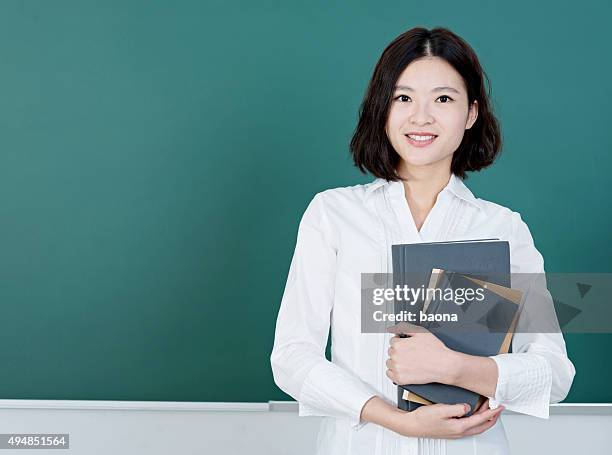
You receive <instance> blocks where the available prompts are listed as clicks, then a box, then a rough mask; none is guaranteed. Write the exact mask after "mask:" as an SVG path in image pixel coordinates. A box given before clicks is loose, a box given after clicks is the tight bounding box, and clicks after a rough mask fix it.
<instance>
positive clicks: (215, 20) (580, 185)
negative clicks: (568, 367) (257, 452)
mask: <svg viewBox="0 0 612 455" xmlns="http://www.w3.org/2000/svg"><path fill="white" fill-rule="evenodd" d="M477 3H479V2H476V4H474V5H473V6H470V5H466V4H464V3H458V2H451V1H444V2H442V4H441V3H440V2H438V3H437V4H436V8H431V6H430V5H429V4H427V3H426V2H415V3H414V4H412V5H411V6H410V8H407V5H406V2H403V1H391V2H386V4H385V9H384V10H381V9H379V8H380V3H379V2H374V1H371V2H359V4H356V3H355V2H337V3H334V4H330V3H329V2H314V3H313V2H309V3H308V4H304V3H303V2H267V1H263V2H247V1H244V2H215V1H213V2H200V1H195V0H194V1H180V2H174V1H173V2H171V1H165V2H161V1H146V2H145V1H125V0H123V1H106V2H90V1H62V0H57V1H53V2H42V1H15V0H5V1H3V2H2V3H1V4H0V100H1V101H0V305H1V308H2V330H0V365H1V369H2V375H1V378H0V398H7V399H8V398H14V399H76V400H82V399H83V400H176V401H183V400H189V401H267V400H278V399H286V398H287V397H286V396H285V395H284V394H283V393H282V392H281V391H280V390H279V389H277V388H276V386H275V384H274V382H273V379H272V373H271V371H270V364H269V355H270V351H271V348H272V342H273V332H274V326H275V322H276V315H277V311H278V307H279V304H280V299H281V296H282V292H283V289H284V285H285V279H286V277H287V272H288V267H289V262H290V259H291V255H292V254H293V248H294V246H295V238H296V232H297V225H298V222H299V219H300V216H301V214H302V213H303V211H304V209H305V208H306V206H307V204H308V202H309V201H310V199H311V198H312V196H313V195H314V194H315V193H316V192H319V191H321V190H324V189H326V188H331V187H338V186H347V185H354V184H358V183H365V182H368V181H370V180H371V177H369V176H363V175H361V174H359V172H358V171H357V170H356V169H355V168H354V167H353V166H352V165H351V161H350V159H349V155H348V142H349V139H350V136H351V134H352V131H353V129H354V127H355V124H356V118H357V110H358V107H359V103H360V101H361V97H362V95H363V93H364V90H365V87H366V85H367V82H368V80H369V77H370V75H371V71H372V69H373V66H374V64H375V62H376V60H377V59H378V57H379V55H380V53H381V52H382V50H383V49H384V47H385V46H386V44H387V43H388V42H389V41H390V40H391V39H392V38H394V37H395V36H396V35H398V34H399V33H401V32H402V31H404V30H407V29H408V28H411V27H413V26H416V25H424V26H428V27H432V26H436V25H443V26H447V27H450V28H451V29H452V30H454V31H456V32H457V33H459V34H460V35H462V36H464V37H465V38H466V39H467V40H468V41H469V42H470V43H471V44H472V45H473V47H474V48H475V49H476V51H477V52H478V54H479V56H480V58H481V60H482V63H483V65H484V67H485V68H486V70H487V72H488V74H489V77H490V79H491V81H492V89H493V98H494V102H495V108H496V112H497V113H498V116H499V118H500V120H501V122H502V126H503V132H504V140H505V143H504V152H503V155H502V157H501V159H500V160H499V162H498V163H496V164H495V165H494V166H493V167H492V168H490V169H488V170H487V171H485V172H483V173H480V174H476V175H473V176H472V177H470V179H469V180H468V181H467V184H468V186H470V188H471V189H472V190H473V191H474V193H475V194H476V195H477V196H479V197H482V198H485V199H489V200H492V201H495V202H498V203H500V204H503V205H506V206H508V207H510V208H512V209H513V210H516V211H518V212H520V213H521V214H522V215H523V218H524V219H525V220H526V222H527V223H528V225H529V227H530V228H531V231H532V234H533V236H534V238H535V242H536V246H537V247H538V248H539V249H540V251H541V252H542V254H543V255H544V258H545V261H546V268H547V270H548V271H574V272H587V271H594V272H595V271H597V272H610V271H611V270H610V269H611V259H610V249H609V247H607V245H608V244H609V241H610V231H611V230H610V226H611V221H612V213H611V210H610V204H609V200H608V198H609V196H610V191H609V185H610V178H609V175H610V174H609V168H610V166H612V158H611V155H610V150H612V147H611V145H612V143H611V136H610V134H609V127H608V121H609V112H610V103H609V100H610V90H611V89H610V85H609V84H608V80H609V74H610V70H611V63H610V61H609V59H608V60H607V59H603V58H602V55H605V54H606V51H607V44H608V43H609V37H608V34H607V25H608V24H607V18H608V17H609V16H610V14H609V13H610V11H609V7H607V6H603V5H598V6H597V5H594V6H593V7H592V8H581V9H572V11H571V12H570V11H568V12H567V13H564V12H560V11H559V10H558V9H557V8H555V9H552V8H550V5H544V4H542V3H534V2H530V3H529V9H530V11H529V15H525V14H524V11H523V8H520V7H517V6H516V4H515V3H507V4H500V5H496V7H495V11H493V10H492V9H491V8H489V7H484V6H482V5H477ZM587 3H588V2H587ZM400 11H403V13H401V14H399V12H400ZM476 24H477V26H476ZM569 29H571V30H572V32H571V33H568V32H567V30H569ZM517 30H518V32H517ZM577 37H579V38H578V39H577ZM576 59H578V60H579V62H577V61H576ZM580 62H582V63H585V64H586V62H588V65H587V66H585V65H584V64H582V63H580ZM602 245H606V247H603V248H602ZM567 343H568V350H569V352H570V356H571V357H572V359H573V360H574V362H575V364H576V367H577V370H578V374H577V376H576V379H575V383H574V388H573V390H572V392H571V395H570V397H569V400H570V401H580V402H606V401H607V402H609V401H612V392H611V391H610V387H609V386H608V385H609V382H610V379H612V367H611V366H610V362H601V360H600V359H602V358H605V357H609V355H608V353H609V352H610V350H611V349H612V336H610V335H597V336H595V335H591V336H586V335H581V336H577V335H576V336H567Z"/></svg>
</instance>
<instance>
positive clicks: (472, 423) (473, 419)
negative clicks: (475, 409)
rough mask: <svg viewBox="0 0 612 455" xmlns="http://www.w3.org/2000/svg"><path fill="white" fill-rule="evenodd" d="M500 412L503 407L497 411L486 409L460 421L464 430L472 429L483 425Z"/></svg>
mask: <svg viewBox="0 0 612 455" xmlns="http://www.w3.org/2000/svg"><path fill="white" fill-rule="evenodd" d="M502 410H503V407H501V406H500V407H499V408H497V409H487V410H485V411H483V412H481V413H479V414H472V415H471V416H469V417H464V418H463V419H461V422H462V424H463V425H464V428H473V427H476V426H478V425H481V424H483V423H484V422H486V421H487V420H489V419H491V418H492V417H495V416H496V415H497V414H499V413H500V412H501V411H502Z"/></svg>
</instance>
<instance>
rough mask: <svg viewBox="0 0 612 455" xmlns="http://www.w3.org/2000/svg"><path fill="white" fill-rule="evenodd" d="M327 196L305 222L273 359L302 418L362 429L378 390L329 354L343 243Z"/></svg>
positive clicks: (300, 230) (282, 386)
mask: <svg viewBox="0 0 612 455" xmlns="http://www.w3.org/2000/svg"><path fill="white" fill-rule="evenodd" d="M322 194H323V193H318V194H316V195H315V196H314V198H313V199H312V201H311V202H310V204H309V205H308V207H307V208H306V211H305V212H304V215H303V216H302V219H301V221H300V224H299V228H298V234H297V242H296V247H295V251H294V254H293V258H292V260H291V265H290V267H289V273H288V277H287V283H286V286H285V290H284V293H283V297H282V301H281V305H280V310H279V313H278V318H277V321H276V330H275V337H274V347H273V349H272V353H271V356H270V363H271V366H272V373H273V376H274V381H275V382H276V384H277V385H278V387H279V388H280V389H281V390H283V391H284V392H285V393H287V394H288V395H290V396H292V397H293V398H294V399H296V400H297V401H298V403H299V415H300V416H304V415H318V416H332V417H338V418H346V419H349V421H350V424H351V426H352V428H353V429H359V428H361V427H362V426H363V425H364V424H365V422H363V421H361V420H360V414H361V409H362V408H363V406H364V404H365V403H366V401H368V400H369V399H370V398H371V397H372V396H374V395H377V392H376V390H375V389H373V388H372V387H371V386H370V385H369V384H367V383H365V382H364V381H362V380H361V379H360V378H359V377H357V376H356V375H354V374H353V373H352V372H349V371H347V370H346V369H344V368H342V367H340V366H338V365H336V364H334V363H333V362H330V361H329V360H327V359H326V358H325V347H326V344H327V338H328V333H329V328H330V313H331V311H332V306H333V301H334V282H335V276H336V258H337V245H338V242H337V234H336V232H335V231H334V229H333V227H332V226H331V224H330V223H329V219H328V217H327V214H326V211H325V206H324V200H323V199H324V196H323V195H322Z"/></svg>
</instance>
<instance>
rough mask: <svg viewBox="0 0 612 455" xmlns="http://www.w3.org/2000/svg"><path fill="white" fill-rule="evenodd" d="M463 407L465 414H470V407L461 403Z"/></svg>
mask: <svg viewBox="0 0 612 455" xmlns="http://www.w3.org/2000/svg"><path fill="white" fill-rule="evenodd" d="M463 407H464V408H465V412H470V405H469V404H467V403H463Z"/></svg>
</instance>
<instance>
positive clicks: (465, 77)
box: [270, 28, 575, 455]
mask: <svg viewBox="0 0 612 455" xmlns="http://www.w3.org/2000/svg"><path fill="white" fill-rule="evenodd" d="M486 79H487V78H486V75H485V73H484V71H483V70H482V68H481V66H480V64H479V63H478V58H477V56H476V54H475V53H474V51H473V49H472V48H471V47H470V46H469V45H468V44H467V43H466V42H465V41H464V40H463V39H461V38H460V37H458V36H457V35H455V34H454V33H452V32H451V31H450V30H447V29H444V28H435V29H433V30H427V29H425V28H414V29H412V30H409V31H407V32H406V33H403V34H402V35H400V36H399V37H397V38H396V39H395V40H394V41H393V42H392V43H391V44H389V46H387V48H386V49H385V50H384V52H383V53H382V56H381V57H380V60H379V61H378V63H377V65H376V68H375V70H374V74H373V75H372V79H371V81H370V84H369V86H368V89H367V92H366V95H365V98H364V101H363V103H362V105H361V109H360V115H359V122H358V124H357V128H356V131H355V133H354V135H353V138H352V140H351V143H350V150H351V153H352V156H353V160H354V163H355V165H356V166H357V167H358V168H359V169H360V170H361V171H362V172H366V171H369V172H370V173H371V174H372V175H374V176H375V177H377V178H376V179H375V180H374V181H373V182H371V183H368V184H365V185H354V186H350V187H339V188H332V189H328V190H325V191H323V192H320V193H318V194H316V195H315V197H314V198H313V199H312V201H311V202H310V204H309V205H308V207H307V209H306V211H305V213H304V215H303V217H302V219H301V221H300V225H299V229H298V234H297V242H296V247H295V252H294V255H293V258H292V261H291V265H290V267H289V274H288V277H287V284H286V287H285V290H284V293H283V298H282V302H281V307H280V310H279V314H278V319H277V322H276V333H275V339H274V347H273V350H272V354H271V356H270V361H271V366H272V372H273V375H274V380H275V382H276V384H277V385H278V386H279V387H280V388H281V389H282V390H283V391H285V392H286V393H287V394H289V395H291V396H292V397H294V398H295V399H296V400H297V401H298V403H299V410H300V415H302V416H306V415H317V416H324V417H325V419H323V421H322V427H321V429H320V436H319V438H318V444H319V447H318V451H317V454H319V455H321V454H334V455H336V454H349V453H350V454H368V455H373V454H374V455H377V454H380V455H382V454H411V455H416V454H425V453H426V454H428V455H431V454H443V453H445V454H449V455H450V454H454V455H457V454H466V455H474V454H476V453H487V454H507V453H508V452H509V446H508V441H507V438H506V435H505V430H504V427H503V424H502V421H501V419H499V416H500V414H501V412H502V410H503V409H504V408H507V409H510V410H513V411H516V412H520V413H524V414H529V415H533V416H537V417H542V418H547V417H548V406H549V404H550V403H554V402H558V401H560V400H562V399H564V397H565V396H566V395H567V393H568V391H569V388H570V386H571V384H572V381H573V378H574V374H575V369H574V366H573V364H572V362H571V361H570V360H569V359H568V357H567V352H566V348H565V342H564V339H563V336H562V335H561V333H516V334H515V336H514V337H513V339H512V353H511V354H499V355H496V356H491V357H484V356H472V355H467V354H464V353H461V352H457V351H453V350H451V349H449V348H447V347H446V346H445V345H444V343H443V342H442V341H440V339H438V338H437V337H435V336H434V335H433V334H432V333H430V332H426V333H423V332H418V333H417V332H414V333H413V332H404V333H405V334H410V335H411V336H410V337H408V338H400V337H399V336H395V337H393V338H391V337H390V336H389V334H386V333H361V332H360V327H361V325H360V320H359V316H360V312H359V302H360V298H361V287H360V286H361V281H360V278H361V274H362V273H378V272H380V273H388V272H390V271H391V270H392V268H393V262H392V253H391V250H392V248H391V247H392V245H393V244H400V243H422V242H436V241H452V240H466V239H492V238H496V239H500V240H505V241H507V242H508V244H509V247H510V263H511V270H512V272H515V273H525V272H527V273H543V272H544V260H543V258H542V255H541V254H540V252H539V251H538V250H537V249H536V247H535V245H534V242H533V238H532V237H531V233H530V231H529V228H528V227H527V225H526V224H525V223H524V222H523V220H522V218H521V216H520V214H519V213H517V212H514V211H512V210H510V209H508V208H506V207H503V206H501V205H499V204H496V203H494V202H490V201H487V200H484V199H480V198H476V197H475V196H474V195H473V194H472V192H471V191H470V190H469V189H468V188H467V186H465V185H464V183H463V181H462V180H463V179H464V178H465V177H466V173H467V172H472V171H480V170H482V169H484V168H486V167H487V166H489V165H490V164H492V163H493V161H494V160H495V158H496V157H497V156H498V154H499V151H500V150H501V138H500V129H499V124H498V121H497V119H496V118H495V116H494V115H493V113H492V112H491V109H490V103H489V90H488V89H486V84H485V81H486ZM530 292H531V291H530ZM533 294H535V293H534V292H532V294H531V297H530V294H529V293H526V295H525V300H526V301H529V300H530V298H533ZM547 303H548V304H550V311H551V314H553V315H554V314H555V313H554V309H553V308H552V300H550V301H547ZM330 327H331V335H332V360H331V361H329V360H327V359H326V357H325V346H326V342H327V336H328V330H329V329H330ZM398 335H399V334H398ZM431 382H437V383H442V384H448V385H453V386H458V387H463V388H465V389H469V390H471V391H473V392H476V393H478V394H480V395H482V396H484V397H486V398H487V399H486V400H484V401H483V404H482V406H480V407H479V408H478V409H476V410H474V412H473V413H472V414H471V415H470V416H465V414H466V413H467V412H468V410H469V409H468V408H467V407H466V406H467V405H463V404H453V405H449V404H442V403H438V404H434V405H427V406H421V407H419V408H418V409H416V410H414V411H412V412H404V411H402V410H400V409H398V408H397V404H398V395H397V385H396V384H425V383H431ZM388 430H390V431H388Z"/></svg>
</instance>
